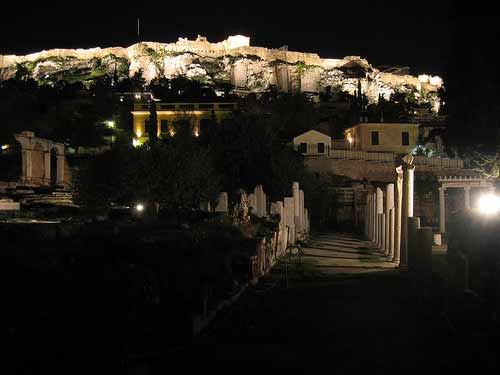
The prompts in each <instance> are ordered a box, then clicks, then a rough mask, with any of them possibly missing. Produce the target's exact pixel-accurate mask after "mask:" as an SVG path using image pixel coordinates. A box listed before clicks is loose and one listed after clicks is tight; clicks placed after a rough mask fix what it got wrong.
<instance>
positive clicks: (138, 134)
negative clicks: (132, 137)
mask: <svg viewBox="0 0 500 375" xmlns="http://www.w3.org/2000/svg"><path fill="white" fill-rule="evenodd" d="M135 134H137V138H141V136H142V132H141V131H140V130H139V129H138V130H137V131H136V132H135Z"/></svg>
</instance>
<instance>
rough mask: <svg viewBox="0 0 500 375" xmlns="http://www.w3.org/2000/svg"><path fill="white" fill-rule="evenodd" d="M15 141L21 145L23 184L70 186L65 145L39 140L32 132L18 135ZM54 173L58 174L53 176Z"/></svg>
mask: <svg viewBox="0 0 500 375" xmlns="http://www.w3.org/2000/svg"><path fill="white" fill-rule="evenodd" d="M15 139H16V140H17V141H18V142H19V143H20V144H21V152H22V175H21V181H20V182H21V183H22V184H25V185H30V186H48V185H57V186H64V185H67V184H68V182H69V176H68V175H67V174H68V173H67V170H68V168H67V165H66V160H65V147H64V144H62V143H57V142H53V141H49V140H47V139H42V138H37V137H35V134H34V133H33V132H30V131H24V132H22V133H19V134H16V135H15ZM51 159H52V160H51ZM54 162H55V164H56V165H55V168H54V165H53V163H54ZM53 171H55V172H56V173H55V174H53Z"/></svg>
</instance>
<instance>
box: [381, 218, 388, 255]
mask: <svg viewBox="0 0 500 375" xmlns="http://www.w3.org/2000/svg"><path fill="white" fill-rule="evenodd" d="M380 217H381V222H382V228H381V230H380V232H381V233H380V235H381V237H382V240H381V241H380V249H381V250H382V251H383V252H385V245H386V241H387V239H386V236H385V232H386V228H387V222H386V221H387V219H386V216H385V213H384V214H381V215H380Z"/></svg>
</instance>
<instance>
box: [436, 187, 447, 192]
mask: <svg viewBox="0 0 500 375" xmlns="http://www.w3.org/2000/svg"><path fill="white" fill-rule="evenodd" d="M438 189H439V191H446V187H445V186H440V187H439V188H438Z"/></svg>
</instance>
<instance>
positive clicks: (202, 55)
mask: <svg viewBox="0 0 500 375" xmlns="http://www.w3.org/2000/svg"><path fill="white" fill-rule="evenodd" d="M137 72H141V73H142V75H143V77H144V78H145V79H146V80H147V81H151V80H152V79H154V78H157V77H166V78H174V77H186V78H188V79H193V80H198V81H200V82H202V83H204V84H207V85H212V86H214V87H217V86H221V85H223V84H228V83H230V84H232V85H233V86H234V87H235V90H236V92H238V93H242V94H244V93H248V92H256V93H258V92H263V91H265V90H267V89H269V88H270V87H271V86H275V87H276V88H277V89H278V90H280V91H284V92H306V93H319V92H322V91H324V90H325V89H326V88H327V87H330V88H331V89H339V90H342V91H345V92H349V93H350V94H354V93H355V92H356V90H358V85H359V86H361V89H362V92H363V93H364V94H366V95H367V97H368V99H369V101H370V102H376V101H378V99H379V97H380V96H382V97H384V98H389V96H390V95H391V94H392V93H394V92H395V91H404V92H414V93H415V96H416V98H418V99H419V100H421V101H422V102H427V103H431V104H432V106H433V108H434V110H435V111H437V110H438V108H439V97H438V93H437V92H438V90H439V89H440V88H441V87H442V85H443V81H442V79H441V78H440V77H437V76H430V75H427V74H421V75H419V76H418V77H415V76H412V75H408V74H403V73H398V74H396V73H393V72H386V71H383V70H379V69H377V68H375V67H373V66H372V65H370V64H369V63H368V61H367V60H366V59H364V58H361V57H360V56H346V57H344V58H341V59H330V58H322V57H320V56H319V55H318V54H316V53H305V52H295V51H288V50H287V49H283V48H280V49H270V48H264V47H254V46H251V45H250V38H248V37H245V36H242V35H235V36H229V37H228V38H227V39H226V40H224V41H222V42H218V43H211V42H209V41H207V39H206V38H205V37H202V36H198V38H197V39H196V40H188V39H186V38H179V40H178V41H177V42H176V43H157V42H141V43H137V44H134V45H132V46H130V47H128V48H123V47H112V48H102V49H101V48H91V49H52V50H48V51H41V52H37V53H32V54H29V55H26V56H16V55H8V56H0V79H2V80H6V79H9V78H13V77H15V76H16V73H17V74H26V75H27V76H29V77H32V78H34V79H36V80H37V81H39V82H41V83H47V84H51V83H54V82H56V81H58V80H70V81H83V82H90V81H92V80H93V79H96V78H99V77H102V76H106V75H108V76H118V78H123V77H126V76H133V75H134V74H136V73H137Z"/></svg>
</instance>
